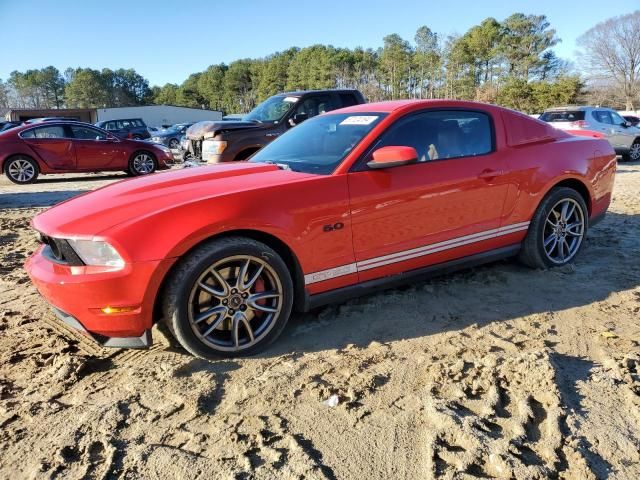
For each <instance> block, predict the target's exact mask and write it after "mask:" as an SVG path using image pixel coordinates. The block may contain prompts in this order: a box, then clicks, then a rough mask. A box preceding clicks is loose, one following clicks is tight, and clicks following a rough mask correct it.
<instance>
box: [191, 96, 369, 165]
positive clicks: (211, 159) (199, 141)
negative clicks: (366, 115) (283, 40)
mask: <svg viewBox="0 0 640 480" xmlns="http://www.w3.org/2000/svg"><path fill="white" fill-rule="evenodd" d="M361 103H365V99H364V96H363V95H362V93H360V92H359V91H358V90H305V91H298V92H287V93H281V94H278V95H274V96H273V97H269V98H268V99H267V100H265V101H264V102H262V103H261V104H260V105H258V106H257V107H256V108H254V109H253V110H252V111H251V112H249V113H248V114H247V115H245V116H244V118H243V119H242V120H223V121H205V122H198V123H195V124H194V125H192V126H191V127H189V129H188V130H187V132H186V135H185V140H184V142H183V148H184V149H185V154H184V157H185V159H187V158H189V159H195V160H198V161H202V162H207V163H220V162H231V161H237V160H246V159H247V158H249V157H250V156H251V155H253V154H254V153H255V152H257V151H258V150H260V149H261V148H262V147H264V146H265V145H266V144H268V143H269V142H271V141H272V140H274V139H275V138H277V137H278V136H279V135H281V134H283V133H284V132H286V131H287V130H288V129H289V128H291V127H294V126H295V125H297V124H299V123H301V122H303V121H305V120H306V119H308V118H311V117H314V116H316V115H319V114H321V113H324V112H328V111H330V110H336V109H338V108H343V107H350V106H352V105H358V104H361Z"/></svg>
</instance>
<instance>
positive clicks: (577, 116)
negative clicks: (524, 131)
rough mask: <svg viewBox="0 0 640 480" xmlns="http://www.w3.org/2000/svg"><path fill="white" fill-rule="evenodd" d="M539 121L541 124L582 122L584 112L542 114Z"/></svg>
mask: <svg viewBox="0 0 640 480" xmlns="http://www.w3.org/2000/svg"><path fill="white" fill-rule="evenodd" d="M539 120H542V121H543V122H577V121H579V120H584V110H574V111H566V112H544V113H543V114H542V115H540V118H539Z"/></svg>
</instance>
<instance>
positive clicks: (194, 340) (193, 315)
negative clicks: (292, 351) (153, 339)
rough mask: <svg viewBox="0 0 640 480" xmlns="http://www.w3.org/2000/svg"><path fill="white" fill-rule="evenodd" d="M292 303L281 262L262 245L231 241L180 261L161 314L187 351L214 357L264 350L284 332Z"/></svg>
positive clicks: (214, 244)
mask: <svg viewBox="0 0 640 480" xmlns="http://www.w3.org/2000/svg"><path fill="white" fill-rule="evenodd" d="M292 305H293V284H292V281H291V276H290V274H289V271H288V270H287V267H286V265H285V263H284V261H283V260H282V258H280V256H279V255H278V254H277V253H276V252H275V251H273V250H272V249H271V248H270V247H268V246H267V245H264V244H263V243H260V242H257V241H255V240H251V239H248V238H243V237H229V238H223V239H217V240H213V241H210V242H208V243H206V244H204V245H202V246H200V247H198V248H197V249H196V250H194V251H193V252H192V253H191V254H189V255H188V256H187V257H186V258H184V259H183V260H182V263H181V264H180V265H179V266H178V268H177V269H176V270H175V271H174V272H173V274H172V276H171V277H170V279H169V281H168V284H167V286H166V290H165V296H164V304H163V314H164V319H165V320H164V321H165V322H166V323H167V325H168V327H169V329H170V330H171V331H172V333H173V334H174V336H175V337H176V339H177V340H178V342H180V344H181V345H182V346H183V347H184V348H185V349H186V350H188V351H189V352H190V353H192V354H193V355H196V356H199V357H203V358H209V359H210V358H217V357H234V356H241V355H251V354H254V353H257V352H259V351H261V350H263V349H264V348H265V347H266V346H267V345H269V344H270V343H271V342H272V341H273V340H275V339H276V338H277V337H278V336H279V335H280V333H281V332H282V330H283V329H284V326H285V325H286V323H287V320H288V319H289V315H290V314H291V308H292Z"/></svg>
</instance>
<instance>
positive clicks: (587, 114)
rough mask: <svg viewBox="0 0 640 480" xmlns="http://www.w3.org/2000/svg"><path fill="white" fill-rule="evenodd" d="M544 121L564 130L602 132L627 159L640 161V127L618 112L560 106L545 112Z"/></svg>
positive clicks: (600, 108) (542, 117)
mask: <svg viewBox="0 0 640 480" xmlns="http://www.w3.org/2000/svg"><path fill="white" fill-rule="evenodd" d="M540 120H542V121H544V122H547V123H550V124H551V125H553V126H554V127H556V128H560V129H562V130H591V131H594V132H598V133H602V134H603V135H604V136H605V138H606V139H607V140H609V143H610V144H611V146H612V147H613V148H614V150H615V151H616V153H617V154H618V155H622V158H623V159H624V160H631V161H637V160H640V128H637V127H634V126H632V125H631V123H630V122H628V121H626V120H625V119H624V118H622V117H621V116H620V114H618V112H616V111H615V110H612V109H610V108H602V107H558V108H552V109H549V110H547V111H545V112H544V113H543V114H542V115H540Z"/></svg>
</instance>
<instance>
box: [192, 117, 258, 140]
mask: <svg viewBox="0 0 640 480" xmlns="http://www.w3.org/2000/svg"><path fill="white" fill-rule="evenodd" d="M259 128H264V126H263V125H262V124H260V123H255V122H244V121H235V120H221V121H219V122H211V121H205V122H198V123H194V124H193V125H191V126H190V127H189V128H188V129H187V133H186V137H187V138H189V139H191V140H204V139H206V138H213V137H215V136H216V134H217V133H218V132H222V131H227V130H248V129H259Z"/></svg>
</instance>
